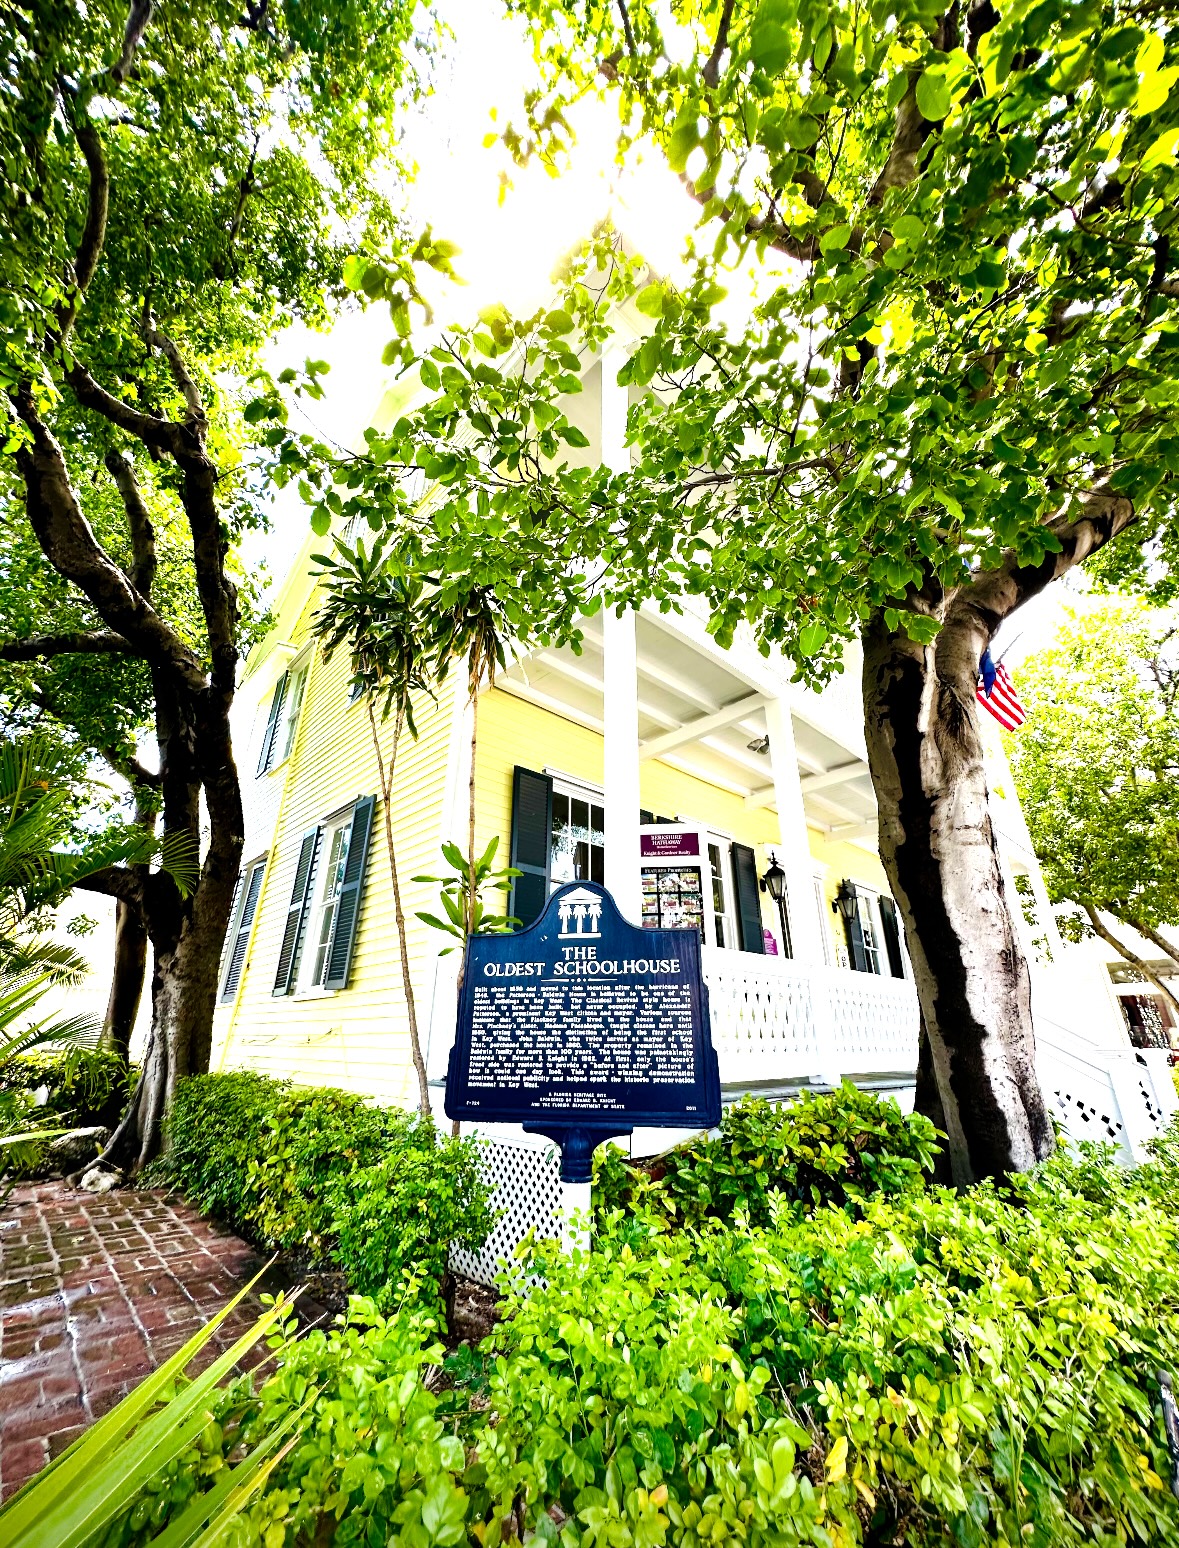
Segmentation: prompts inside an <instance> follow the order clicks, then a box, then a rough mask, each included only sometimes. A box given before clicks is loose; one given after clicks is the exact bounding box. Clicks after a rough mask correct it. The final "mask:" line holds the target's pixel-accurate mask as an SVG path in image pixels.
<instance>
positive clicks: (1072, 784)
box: [1007, 598, 1179, 936]
mask: <svg viewBox="0 0 1179 1548" xmlns="http://www.w3.org/2000/svg"><path fill="white" fill-rule="evenodd" d="M1019 690H1020V696H1021V700H1022V702H1023V704H1024V707H1025V708H1026V710H1027V712H1028V718H1027V721H1026V723H1025V724H1024V725H1023V726H1022V727H1021V728H1020V730H1019V732H1018V733H1016V734H1014V735H1012V736H1010V737H1008V738H1007V742H1008V753H1009V756H1010V760H1011V767H1012V771H1013V773H1014V775H1015V782H1016V787H1017V789H1018V791H1019V798H1020V802H1021V804H1022V806H1023V810H1024V814H1025V816H1026V817H1027V821H1028V828H1029V830H1030V832H1031V835H1032V842H1033V844H1034V845H1035V848H1036V853H1037V854H1038V855H1039V857H1040V862H1041V865H1042V867H1043V871H1044V880H1045V882H1046V883H1047V886H1048V890H1049V894H1050V895H1051V897H1052V900H1053V902H1055V903H1061V904H1071V905H1073V907H1074V908H1076V909H1080V910H1086V911H1087V910H1094V911H1098V912H1102V913H1107V914H1111V915H1113V916H1114V918H1115V919H1118V920H1120V921H1122V922H1123V923H1124V924H1127V925H1129V926H1130V927H1131V928H1133V929H1136V930H1138V931H1140V932H1142V933H1144V934H1148V935H1150V936H1154V935H1157V933H1158V932H1159V931H1160V930H1161V929H1164V928H1166V927H1172V928H1173V927H1174V926H1176V925H1179V702H1177V695H1179V650H1177V636H1176V625H1175V619H1174V617H1173V616H1170V615H1168V614H1166V613H1159V612H1157V611H1153V610H1150V609H1148V608H1145V607H1144V606H1142V605H1141V604H1140V603H1136V602H1134V601H1125V600H1116V599H1097V598H1089V599H1087V600H1086V602H1085V604H1084V605H1082V606H1080V607H1078V608H1076V609H1074V610H1073V611H1072V612H1071V613H1070V616H1069V618H1068V621H1067V622H1066V623H1065V624H1064V625H1062V627H1061V628H1060V629H1059V630H1058V631H1057V634H1056V637H1055V639H1054V641H1053V642H1052V644H1051V645H1050V646H1049V648H1048V649H1046V650H1043V651H1040V652H1038V653H1037V654H1036V655H1034V656H1032V657H1030V658H1029V659H1028V660H1027V661H1026V662H1025V663H1024V664H1023V666H1022V667H1021V669H1020V674H1019Z"/></svg>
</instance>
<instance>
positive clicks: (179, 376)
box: [144, 323, 209, 445]
mask: <svg viewBox="0 0 1179 1548" xmlns="http://www.w3.org/2000/svg"><path fill="white" fill-rule="evenodd" d="M144 338H145V339H146V340H147V342H148V344H149V345H150V346H151V348H152V349H158V350H159V351H160V353H161V354H162V355H163V356H164V358H165V359H166V360H167V362H168V368H169V370H170V371H171V372H172V380H173V381H174V382H175V383H176V386H177V387H178V388H179V390H180V395H181V397H182V398H183V399H184V404H185V407H186V408H187V409H188V416H187V419H186V423H187V425H188V426H189V428H190V429H191V430H192V431H193V432H194V433H195V434H196V435H197V436H198V437H199V439H200V441H201V444H202V445H203V444H204V440H205V434H206V432H207V431H208V428H209V421H208V418H207V416H206V414H205V405H204V403H203V401H202V400H201V395H200V390H199V389H198V387H197V384H196V383H195V382H194V381H193V379H192V376H191V374H190V372H189V369H188V366H187V365H186V364H185V361H184V357H183V355H182V354H181V353H180V351H179V349H177V347H176V345H175V343H174V342H173V341H172V340H171V339H170V338H169V337H168V335H167V334H166V333H161V332H160V331H159V329H158V328H156V327H154V326H152V325H151V324H150V323H149V324H148V326H147V327H146V328H145V329H144Z"/></svg>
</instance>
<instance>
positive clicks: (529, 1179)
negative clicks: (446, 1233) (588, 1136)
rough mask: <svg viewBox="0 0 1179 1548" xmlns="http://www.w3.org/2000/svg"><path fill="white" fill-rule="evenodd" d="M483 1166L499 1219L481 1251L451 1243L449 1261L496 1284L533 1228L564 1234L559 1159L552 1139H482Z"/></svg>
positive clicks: (544, 1234)
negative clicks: (470, 1249) (519, 1140)
mask: <svg viewBox="0 0 1179 1548" xmlns="http://www.w3.org/2000/svg"><path fill="white" fill-rule="evenodd" d="M479 1171H480V1174H481V1176H482V1178H483V1181H484V1183H485V1185H486V1186H487V1188H488V1190H489V1191H490V1194H491V1207H492V1209H493V1210H494V1211H496V1212H497V1213H500V1219H499V1221H498V1222H497V1224H496V1226H495V1228H494V1229H493V1231H492V1233H491V1235H490V1236H489V1237H488V1238H487V1241H486V1242H485V1243H484V1246H483V1250H482V1252H480V1253H473V1252H467V1251H466V1249H465V1248H462V1247H452V1248H451V1250H450V1266H451V1268H452V1269H453V1270H454V1271H455V1273H456V1274H465V1275H466V1276H467V1278H468V1279H474V1280H476V1281H477V1282H478V1283H479V1284H481V1285H494V1284H495V1281H496V1277H497V1276H498V1275H499V1274H501V1273H502V1272H503V1271H504V1270H505V1269H507V1270H508V1271H509V1272H510V1270H511V1264H512V1257H513V1254H514V1252H515V1250H516V1248H517V1246H518V1245H519V1244H520V1242H522V1241H523V1239H524V1238H525V1237H526V1236H527V1235H528V1233H529V1231H535V1232H536V1234H537V1236H538V1237H549V1236H558V1235H560V1223H559V1211H560V1207H561V1176H560V1172H561V1164H560V1157H559V1155H558V1153H557V1147H556V1146H555V1145H554V1144H552V1143H551V1141H548V1140H545V1141H542V1142H539V1143H537V1144H535V1145H531V1144H527V1143H524V1142H520V1143H516V1142H514V1141H505V1140H489V1139H484V1140H482V1141H481V1142H480V1145H479ZM501 1212H502V1213H501Z"/></svg>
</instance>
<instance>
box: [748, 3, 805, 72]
mask: <svg viewBox="0 0 1179 1548" xmlns="http://www.w3.org/2000/svg"><path fill="white" fill-rule="evenodd" d="M796 12H797V6H796V3H795V0H761V4H760V5H759V6H758V8H757V11H756V12H755V14H754V17H753V25H752V26H751V27H750V29H749V57H750V58H751V59H752V60H753V63H754V64H755V65H756V66H757V67H758V69H759V70H766V71H768V73H769V74H770V75H779V74H781V72H782V71H783V70H784V69H785V68H786V66H787V65H788V64H789V63H790V60H791V59H792V58H793V56H794V48H793V45H792V43H791V40H790V27H791V25H792V23H793V22H794V18H795V15H796Z"/></svg>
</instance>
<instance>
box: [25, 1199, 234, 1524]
mask: <svg viewBox="0 0 1179 1548" xmlns="http://www.w3.org/2000/svg"><path fill="white" fill-rule="evenodd" d="M260 1267H261V1262H260V1260H259V1258H258V1256H257V1254H256V1253H255V1252H254V1250H253V1249H252V1248H251V1247H249V1246H247V1245H246V1243H245V1242H243V1241H241V1240H240V1238H238V1237H236V1236H234V1235H232V1234H231V1233H230V1232H229V1231H226V1230H225V1229H223V1228H222V1227H221V1226H218V1225H215V1224H213V1223H212V1222H211V1221H208V1220H204V1219H202V1218H201V1216H200V1215H198V1214H197V1213H196V1211H195V1210H192V1209H189V1207H188V1206H187V1205H186V1204H183V1203H181V1202H180V1201H179V1200H178V1199H174V1198H171V1197H168V1196H166V1195H164V1194H159V1193H148V1192H144V1191H139V1190H135V1189H120V1190H118V1191H116V1192H114V1193H107V1194H102V1195H99V1196H97V1197H94V1196H91V1195H89V1194H85V1193H80V1192H78V1191H76V1190H75V1189H72V1188H67V1187H66V1186H65V1185H64V1184H62V1183H40V1184H36V1185H30V1186H26V1187H22V1188H17V1189H16V1190H15V1191H14V1192H13V1194H12V1196H11V1198H10V1199H9V1200H8V1203H7V1204H6V1205H4V1206H3V1207H2V1208H0V1497H3V1496H4V1495H8V1494H11V1493H12V1491H13V1490H14V1489H16V1488H18V1487H19V1486H20V1485H21V1484H22V1483H23V1482H24V1481H25V1479H26V1478H29V1477H31V1475H32V1474H33V1473H35V1472H36V1471H37V1470H38V1469H39V1468H41V1467H43V1466H44V1465H45V1463H46V1462H47V1461H49V1459H50V1458H51V1457H55V1456H56V1455H57V1454H58V1453H59V1452H60V1451H62V1450H63V1449H64V1448H65V1447H66V1446H67V1445H68V1444H69V1443H70V1441H71V1440H73V1438H74V1436H75V1435H77V1434H78V1433H79V1432H80V1431H81V1430H83V1429H84V1428H85V1427H86V1425H88V1424H89V1423H90V1422H91V1421H92V1420H94V1419H97V1418H98V1417H99V1415H101V1414H103V1413H105V1412H106V1411H107V1409H109V1408H112V1407H113V1406H114V1405H115V1403H117V1402H118V1401H119V1399H120V1398H121V1397H123V1396H124V1395H125V1394H126V1393H127V1392H128V1391H129V1390H130V1389H131V1387H133V1386H134V1385H135V1383H136V1382H137V1381H139V1380H141V1379H142V1378H143V1377H144V1376H146V1375H147V1374H148V1373H149V1372H150V1371H152V1370H154V1369H155V1367H156V1366H158V1365H161V1364H162V1363H163V1362H164V1361H165V1360H166V1359H167V1358H168V1356H169V1355H171V1354H174V1353H175V1352H176V1350H177V1349H179V1348H180V1347H181V1345H182V1344H184V1343H185V1342H186V1341H187V1340H188V1339H189V1338H191V1337H192V1335H193V1334H194V1333H195V1332H196V1331H197V1329H198V1328H200V1327H202V1326H203V1325H204V1323H206V1322H207V1321H208V1320H209V1318H210V1317H212V1316H213V1314H214V1313H215V1312H217V1311H219V1310H220V1309H221V1307H222V1306H224V1305H225V1303H226V1301H227V1300H229V1299H230V1297H231V1296H232V1295H234V1294H235V1293H236V1291H237V1290H239V1289H240V1288H241V1286H242V1284H243V1283H244V1282H245V1281H246V1280H248V1279H249V1278H250V1277H251V1276H252V1275H253V1274H254V1273H255V1272H256V1271H257V1270H258V1268H260ZM257 1310H258V1308H257V1305H256V1303H254V1302H253V1299H252V1298H251V1299H250V1300H249V1301H243V1303H242V1305H241V1306H240V1307H239V1308H238V1309H237V1310H236V1311H235V1312H234V1313H233V1315H232V1316H231V1317H229V1318H227V1319H226V1321H225V1322H224V1323H223V1324H222V1326H221V1328H220V1329H219V1330H218V1333H217V1337H216V1339H215V1340H214V1341H213V1343H212V1344H211V1345H210V1346H209V1350H210V1352H209V1355H208V1358H210V1359H211V1358H215V1355H216V1354H217V1353H220V1351H221V1350H223V1349H226V1348H228V1347H229V1345H230V1344H231V1343H232V1342H233V1341H234V1339H235V1338H237V1337H238V1336H239V1335H240V1334H241V1332H242V1331H243V1330H244V1329H245V1328H246V1327H248V1326H249V1325H250V1323H251V1322H252V1321H253V1319H254V1316H255V1315H256V1314H257Z"/></svg>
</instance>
